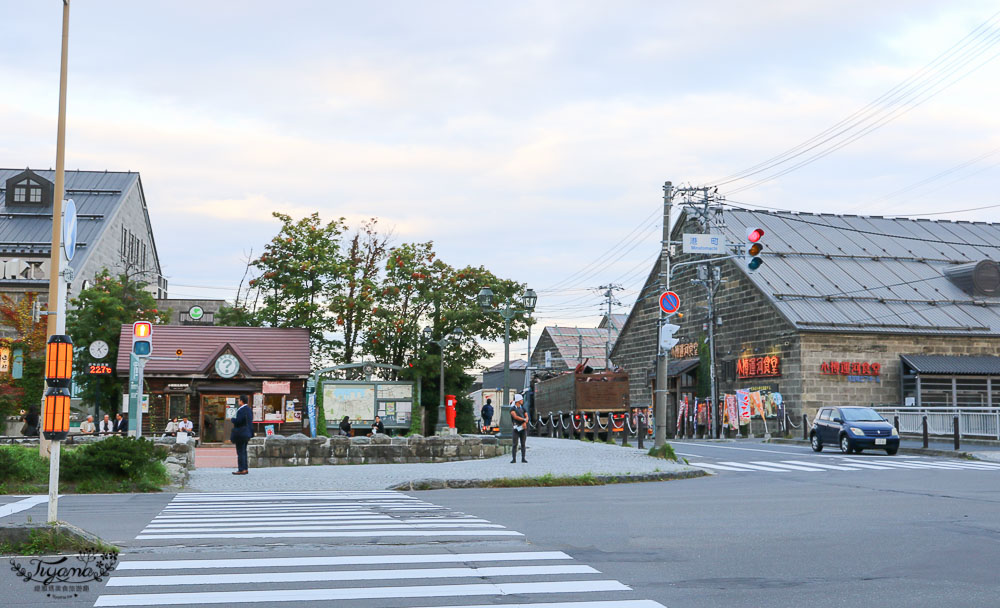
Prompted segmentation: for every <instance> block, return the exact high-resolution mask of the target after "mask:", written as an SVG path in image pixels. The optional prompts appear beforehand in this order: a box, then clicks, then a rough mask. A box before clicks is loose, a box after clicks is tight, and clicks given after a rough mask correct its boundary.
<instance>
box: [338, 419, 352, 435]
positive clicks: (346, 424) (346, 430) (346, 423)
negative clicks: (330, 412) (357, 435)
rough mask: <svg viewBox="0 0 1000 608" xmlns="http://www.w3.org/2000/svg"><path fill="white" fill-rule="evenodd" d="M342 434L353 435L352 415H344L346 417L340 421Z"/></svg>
mask: <svg viewBox="0 0 1000 608" xmlns="http://www.w3.org/2000/svg"><path fill="white" fill-rule="evenodd" d="M340 434H341V435H347V436H348V437H350V436H351V418H350V416H344V419H343V420H341V421H340Z"/></svg>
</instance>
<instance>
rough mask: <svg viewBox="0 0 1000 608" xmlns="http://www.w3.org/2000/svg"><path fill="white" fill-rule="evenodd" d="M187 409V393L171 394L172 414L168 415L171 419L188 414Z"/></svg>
mask: <svg viewBox="0 0 1000 608" xmlns="http://www.w3.org/2000/svg"><path fill="white" fill-rule="evenodd" d="M187 410H188V408H187V395H170V414H169V416H168V417H169V418H170V419H171V420H173V419H174V418H183V417H184V416H187V415H188V411H187Z"/></svg>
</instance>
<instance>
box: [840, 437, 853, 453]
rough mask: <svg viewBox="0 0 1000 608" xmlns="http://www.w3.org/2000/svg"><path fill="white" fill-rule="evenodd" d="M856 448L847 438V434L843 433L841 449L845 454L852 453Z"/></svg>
mask: <svg viewBox="0 0 1000 608" xmlns="http://www.w3.org/2000/svg"><path fill="white" fill-rule="evenodd" d="M853 449H854V448H852V447H851V440H850V439H848V438H847V435H843V436H841V438H840V451H841V452H843V453H845V454H850V453H851V452H852V451H853Z"/></svg>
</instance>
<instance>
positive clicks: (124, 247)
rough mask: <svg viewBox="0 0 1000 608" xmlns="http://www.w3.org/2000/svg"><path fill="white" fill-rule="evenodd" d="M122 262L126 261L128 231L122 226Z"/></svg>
mask: <svg viewBox="0 0 1000 608" xmlns="http://www.w3.org/2000/svg"><path fill="white" fill-rule="evenodd" d="M121 255H122V260H128V230H126V229H125V226H122V251H121Z"/></svg>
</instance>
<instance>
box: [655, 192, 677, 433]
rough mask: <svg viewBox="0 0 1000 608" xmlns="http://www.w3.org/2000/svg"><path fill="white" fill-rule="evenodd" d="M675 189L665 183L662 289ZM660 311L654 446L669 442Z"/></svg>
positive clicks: (666, 354)
mask: <svg viewBox="0 0 1000 608" xmlns="http://www.w3.org/2000/svg"><path fill="white" fill-rule="evenodd" d="M673 197H674V190H673V183H671V182H665V183H664V184H663V240H662V241H661V248H660V287H661V288H662V289H661V290H662V291H668V290H669V289H670V231H671V226H670V207H671V205H672V204H673ZM658 310H659V311H660V314H659V317H658V320H657V323H656V343H657V347H656V349H657V353H658V355H659V357H658V358H657V365H656V391H655V392H654V393H653V404H654V407H653V417H654V418H655V421H656V430H655V433H654V435H653V446H654V447H657V448H658V447H661V446H662V445H663V444H665V443H666V442H667V390H668V389H667V385H668V383H669V380H668V379H667V364H668V363H669V356H670V353H669V352H663V353H660V352H659V350H660V348H659V343H660V328H661V327H663V324H664V323H665V322H666V314H665V313H664V312H663V309H662V308H660V309H658Z"/></svg>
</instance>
